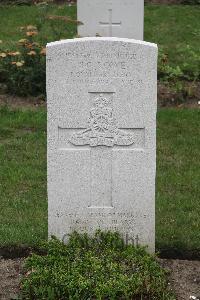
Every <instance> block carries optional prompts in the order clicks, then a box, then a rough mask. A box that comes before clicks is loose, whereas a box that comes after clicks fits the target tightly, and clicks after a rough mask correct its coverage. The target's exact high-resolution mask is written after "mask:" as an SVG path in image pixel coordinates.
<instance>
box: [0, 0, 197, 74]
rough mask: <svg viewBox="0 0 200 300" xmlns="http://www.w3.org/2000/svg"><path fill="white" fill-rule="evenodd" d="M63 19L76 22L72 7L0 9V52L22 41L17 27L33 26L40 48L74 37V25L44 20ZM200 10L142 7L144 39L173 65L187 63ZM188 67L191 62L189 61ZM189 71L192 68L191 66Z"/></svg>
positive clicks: (194, 7) (194, 43) (61, 21)
mask: <svg viewBox="0 0 200 300" xmlns="http://www.w3.org/2000/svg"><path fill="white" fill-rule="evenodd" d="M52 15H59V16H65V17H66V16H67V17H70V18H71V19H72V20H76V19H77V17H76V6H75V5H73V6H67V5H62V6H56V5H52V4H51V5H45V6H41V5H40V6H0V40H2V41H3V43H1V44H0V48H2V49H6V48H9V49H10V48H15V43H16V42H17V41H18V40H19V39H21V38H24V32H23V31H22V30H20V27H23V26H27V25H36V26H38V28H39V35H38V36H37V40H38V41H40V42H41V43H42V44H43V45H45V44H46V43H47V42H51V41H54V40H55V39H67V38H72V37H74V36H76V34H77V24H76V22H65V21H63V20H48V16H52ZM199 20H200V8H199V6H195V5H146V6H145V22H144V29H145V33H144V39H145V40H146V41H150V42H154V43H157V44H158V46H159V47H162V48H163V49H164V52H165V53H168V54H169V61H170V63H172V64H174V65H179V64H183V63H187V62H188V51H186V52H184V49H185V48H187V45H189V47H191V48H192V49H193V50H195V52H196V53H197V54H198V55H199V43H200V22H199ZM190 63H191V61H190ZM191 68H192V66H191Z"/></svg>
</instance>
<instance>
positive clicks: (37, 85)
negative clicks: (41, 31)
mask: <svg viewBox="0 0 200 300" xmlns="http://www.w3.org/2000/svg"><path fill="white" fill-rule="evenodd" d="M35 35H37V29H36V27H35V26H30V25H29V26H27V28H26V38H25V39H21V40H20V41H19V43H18V47H17V50H16V51H9V50H6V51H5V50H4V51H3V50H1V49H0V82H1V83H4V84H5V86H6V91H7V92H8V93H10V94H16V95H19V96H27V95H33V96H38V95H41V94H42V95H45V89H46V82H45V81H46V73H45V65H46V57H45V55H46V50H45V48H43V47H42V46H41V45H39V43H37V42H34V36H35Z"/></svg>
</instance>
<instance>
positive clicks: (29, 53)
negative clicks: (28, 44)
mask: <svg viewBox="0 0 200 300" xmlns="http://www.w3.org/2000/svg"><path fill="white" fill-rule="evenodd" d="M36 54H37V53H36V52H35V51H33V50H32V51H30V52H28V53H27V55H30V56H34V55H36Z"/></svg>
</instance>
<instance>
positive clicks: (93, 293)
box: [21, 231, 175, 300]
mask: <svg viewBox="0 0 200 300" xmlns="http://www.w3.org/2000/svg"><path fill="white" fill-rule="evenodd" d="M43 249H44V250H45V251H46V252H47V255H46V256H39V255H35V254H34V255H32V256H31V257H29V258H28V259H27V261H26V264H25V268H26V273H25V277H24V279H23V280H22V284H21V298H22V299H43V300H44V299H48V300H58V299H59V300H62V299H63V300H64V299H74V300H75V299H77V300H78V299H99V300H100V299H144V300H145V299H151V300H153V299H157V300H158V299H160V300H161V299H162V300H173V299H175V297H174V296H173V294H172V292H171V291H170V290H169V288H168V284H167V279H166V271H165V270H163V269H162V268H161V267H160V266H159V264H158V262H157V261H156V259H155V257H154V256H151V255H149V254H147V252H146V251H145V248H142V247H133V246H132V245H125V244H124V242H123V240H122V239H121V238H120V235H119V234H118V233H111V232H101V231H97V232H96V234H95V236H94V237H89V236H88V235H87V234H78V233H76V232H74V233H73V234H72V235H71V236H70V238H69V241H68V243H67V244H66V245H65V244H63V243H62V242H60V241H59V240H57V239H56V238H52V239H51V240H50V241H49V242H48V243H46V244H45V245H44V246H43Z"/></svg>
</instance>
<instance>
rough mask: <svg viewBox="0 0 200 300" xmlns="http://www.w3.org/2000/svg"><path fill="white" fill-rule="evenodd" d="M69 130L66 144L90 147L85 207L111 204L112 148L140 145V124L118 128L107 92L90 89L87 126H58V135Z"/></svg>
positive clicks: (142, 130) (141, 135) (140, 146)
mask: <svg viewBox="0 0 200 300" xmlns="http://www.w3.org/2000/svg"><path fill="white" fill-rule="evenodd" d="M106 94H107V95H106ZM69 130H71V131H73V133H72V134H70V135H69V138H68V142H69V144H71V145H73V146H79V147H81V146H86V145H88V146H89V147H90V171H91V187H90V188H91V189H90V191H91V192H90V198H91V199H90V206H89V207H90V208H112V207H113V203H112V163H113V152H114V151H115V149H114V148H115V147H116V148H117V151H119V150H120V151H127V150H132V149H133V147H134V148H139V149H140V150H141V148H143V147H144V128H120V129H119V128H118V127H117V124H116V121H115V119H114V117H113V108H112V104H111V101H110V99H109V95H108V93H94V99H93V106H92V108H91V109H90V116H89V120H88V127H87V128H85V129H72V128H70V129H67V128H60V127H59V132H60V133H59V135H60V136H63V135H65V132H66V131H69ZM124 147H127V148H128V149H124ZM83 150H84V149H83ZM83 150H82V151H83ZM86 151H88V147H87V148H86Z"/></svg>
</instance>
